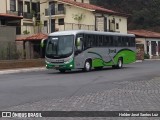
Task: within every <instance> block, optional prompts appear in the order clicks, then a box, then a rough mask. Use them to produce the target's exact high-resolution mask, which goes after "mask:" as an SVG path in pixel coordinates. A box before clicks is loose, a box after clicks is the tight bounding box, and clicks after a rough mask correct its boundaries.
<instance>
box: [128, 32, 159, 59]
mask: <svg viewBox="0 0 160 120" xmlns="http://www.w3.org/2000/svg"><path fill="white" fill-rule="evenodd" d="M128 33H131V34H135V36H136V43H137V45H139V44H141V45H143V46H144V48H143V49H144V52H145V54H148V55H149V57H150V58H160V33H157V32H152V31H148V30H129V31H128Z"/></svg>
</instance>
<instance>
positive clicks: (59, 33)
mask: <svg viewBox="0 0 160 120" xmlns="http://www.w3.org/2000/svg"><path fill="white" fill-rule="evenodd" d="M79 33H86V34H94V35H115V36H130V37H135V35H134V34H122V33H116V32H102V31H90V30H70V31H58V32H54V33H50V34H49V36H61V35H76V34H79Z"/></svg>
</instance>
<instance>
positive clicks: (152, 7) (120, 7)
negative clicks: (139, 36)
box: [91, 0, 160, 32]
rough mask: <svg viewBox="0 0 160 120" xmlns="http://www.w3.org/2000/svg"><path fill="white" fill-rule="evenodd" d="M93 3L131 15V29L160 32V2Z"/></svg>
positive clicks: (118, 0) (99, 0) (101, 0)
mask: <svg viewBox="0 0 160 120" xmlns="http://www.w3.org/2000/svg"><path fill="white" fill-rule="evenodd" d="M91 3H92V4H95V5H99V6H103V7H105V8H108V9H112V10H115V11H118V12H122V13H127V14H130V15H131V16H130V17H129V18H128V27H129V29H149V30H153V31H157V32H158V31H160V12H159V11H160V0H105V2H104V0H91Z"/></svg>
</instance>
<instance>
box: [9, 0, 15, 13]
mask: <svg viewBox="0 0 160 120" xmlns="http://www.w3.org/2000/svg"><path fill="white" fill-rule="evenodd" d="M10 10H11V11H16V0H10Z"/></svg>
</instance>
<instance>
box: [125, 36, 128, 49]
mask: <svg viewBox="0 0 160 120" xmlns="http://www.w3.org/2000/svg"><path fill="white" fill-rule="evenodd" d="M125 40H126V46H127V47H128V46H129V38H128V37H126V39H125Z"/></svg>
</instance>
